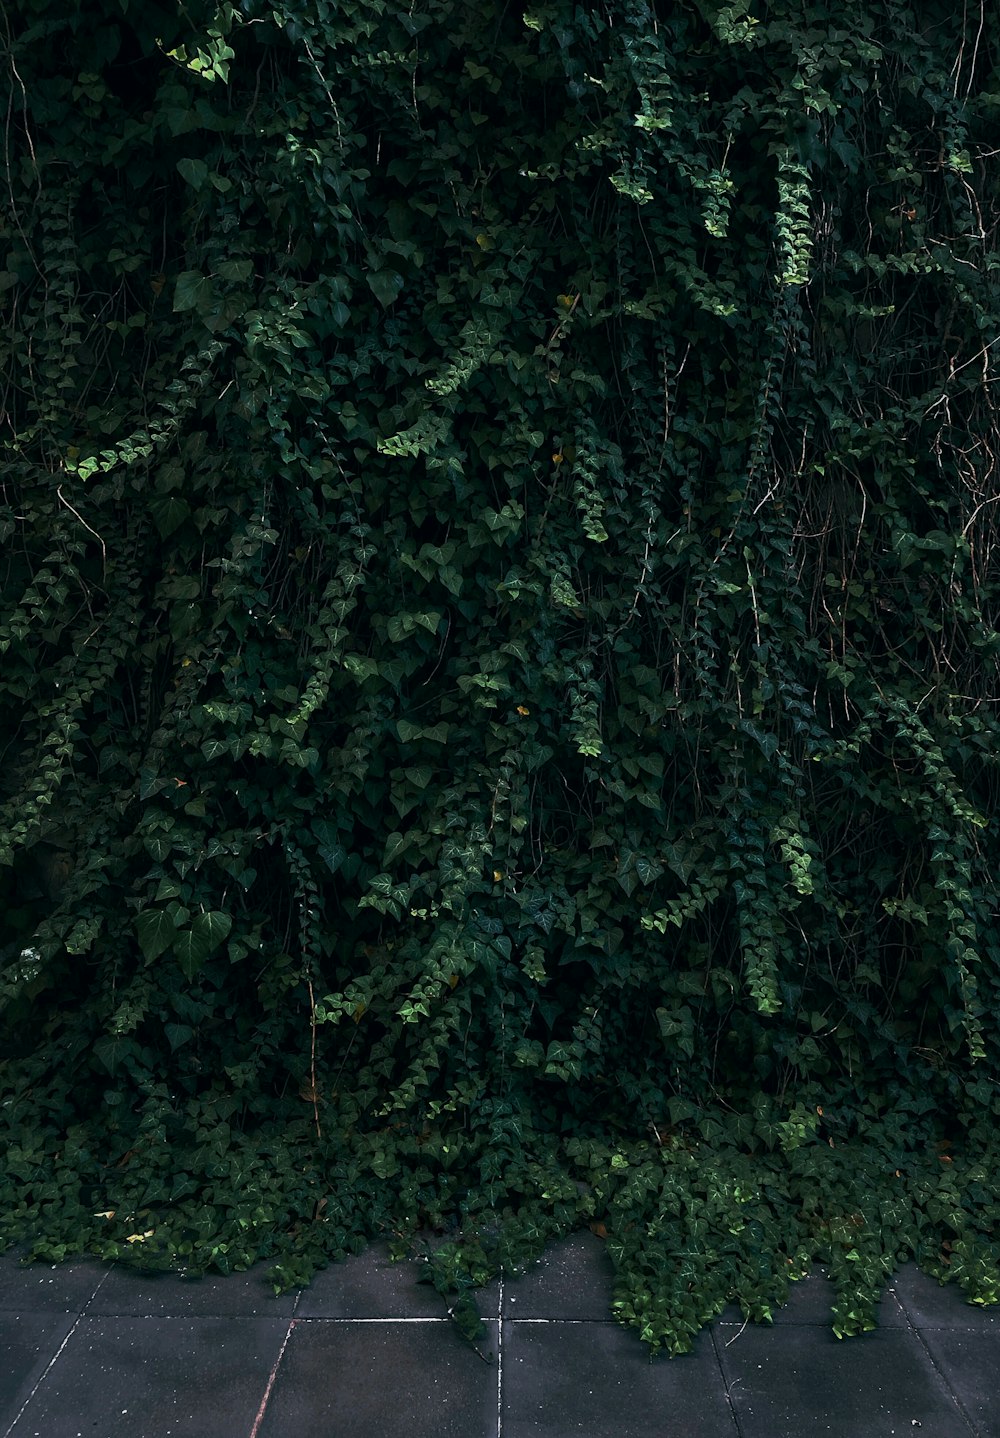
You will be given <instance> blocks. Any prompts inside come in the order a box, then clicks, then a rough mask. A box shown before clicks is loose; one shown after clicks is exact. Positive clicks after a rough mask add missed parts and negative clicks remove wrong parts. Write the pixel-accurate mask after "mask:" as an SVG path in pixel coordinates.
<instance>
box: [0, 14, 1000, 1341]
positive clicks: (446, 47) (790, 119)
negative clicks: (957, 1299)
mask: <svg viewBox="0 0 1000 1438" xmlns="http://www.w3.org/2000/svg"><path fill="white" fill-rule="evenodd" d="M525 3H526V4H529V0H525ZM4 24H5V26H6V29H5V32H4V34H3V51H4V56H3V63H2V65H0V75H2V84H3V86H4V89H5V96H4V114H5V117H6V119H5V131H4V151H3V168H4V179H3V188H4V191H5V200H4V204H3V208H2V214H0V293H2V297H3V305H4V311H5V321H6V322H5V326H4V331H3V337H2V339H0V350H2V364H0V373H2V375H3V376H4V379H3V394H2V403H0V410H2V432H0V442H2V445H3V466H2V475H0V539H2V549H0V576H2V582H0V596H2V597H0V651H2V667H0V751H2V754H3V764H2V766H0V909H2V917H0V1128H2V1130H3V1142H4V1145H5V1149H6V1155H7V1159H6V1166H5V1170H4V1173H3V1176H2V1177H0V1235H2V1236H3V1237H5V1238H6V1239H8V1240H13V1239H18V1238H20V1239H27V1240H28V1241H29V1242H30V1243H31V1245H32V1246H33V1250H34V1251H35V1252H36V1253H37V1254H39V1255H45V1256H50V1257H59V1256H61V1255H63V1254H66V1253H72V1252H78V1251H80V1250H82V1249H89V1250H91V1251H93V1252H96V1253H99V1254H104V1255H107V1256H115V1257H123V1258H131V1259H133V1260H136V1261H140V1262H142V1263H143V1264H145V1265H146V1266H150V1267H156V1266H168V1265H171V1264H176V1263H178V1262H180V1263H183V1264H185V1265H187V1266H188V1267H189V1268H190V1269H192V1270H194V1271H198V1270H200V1269H205V1268H207V1267H210V1266H213V1265H214V1266H215V1267H219V1268H222V1269H224V1270H225V1269H229V1268H234V1267H239V1266H243V1265H245V1264H247V1263H248V1262H250V1261H251V1260H253V1259H254V1258H257V1257H261V1256H263V1257H268V1258H271V1259H273V1260H274V1263H275V1276H276V1280H277V1282H278V1283H286V1284H288V1283H293V1282H296V1281H299V1280H300V1279H302V1278H305V1277H308V1275H309V1274H310V1273H311V1272H312V1271H313V1270H314V1269H315V1267H316V1265H317V1264H318V1263H321V1262H323V1261H325V1259H326V1258H328V1257H335V1256H337V1255H339V1254H342V1253H344V1252H346V1251H349V1250H351V1249H354V1248H357V1247H359V1246H360V1245H361V1244H363V1243H364V1242H365V1241H366V1240H367V1239H369V1238H370V1237H371V1236H373V1235H375V1234H379V1233H385V1232H388V1233H391V1234H394V1235H396V1237H397V1240H398V1242H399V1244H400V1246H401V1247H405V1246H406V1244H407V1243H408V1242H409V1241H410V1240H411V1239H413V1238H414V1235H428V1234H429V1235H431V1236H432V1239H433V1241H432V1242H431V1243H430V1246H429V1247H428V1248H427V1249H426V1250H425V1257H427V1258H428V1260H429V1262H428V1272H429V1275H430V1277H431V1278H432V1279H433V1281H434V1282H435V1283H436V1284H437V1285H438V1287H439V1288H440V1289H441V1291H442V1292H444V1293H447V1294H449V1295H451V1300H452V1301H453V1302H454V1301H455V1298H456V1295H457V1296H458V1298H459V1300H460V1301H459V1302H458V1305H457V1312H458V1315H459V1317H460V1319H461V1320H462V1321H463V1323H466V1324H467V1325H468V1327H469V1331H471V1329H472V1327H473V1325H474V1313H473V1309H472V1300H471V1298H470V1291H471V1286H472V1285H474V1284H475V1283H476V1282H479V1281H482V1280H483V1279H484V1278H485V1277H486V1276H488V1275H489V1274H490V1273H491V1272H494V1271H495V1270H496V1269H497V1267H498V1266H500V1265H506V1266H507V1267H508V1268H515V1269H516V1268H518V1267H519V1266H522V1265H524V1264H525V1263H527V1262H529V1261H530V1260H531V1259H532V1257H533V1256H535V1255H536V1254H537V1253H538V1252H539V1251H540V1249H541V1247H542V1246H543V1245H544V1243H545V1242H546V1241H547V1240H548V1239H550V1238H552V1237H553V1236H556V1235H558V1234H560V1233H563V1232H566V1231H567V1230H569V1229H571V1228H573V1227H575V1226H580V1225H585V1224H588V1223H590V1224H592V1225H593V1226H594V1227H595V1228H596V1229H597V1231H599V1232H600V1233H602V1234H604V1235H606V1238H607V1243H608V1249H609V1252H610V1254H611V1256H612V1258H613V1260H614V1263H615V1265H616V1269H617V1274H618V1279H617V1289H616V1299H615V1308H616V1311H617V1313H618V1316H619V1317H620V1318H621V1319H622V1321H624V1322H626V1323H629V1324H631V1325H633V1326H634V1327H635V1328H636V1329H637V1330H638V1331H639V1332H640V1333H641V1335H642V1336H643V1337H644V1338H645V1339H646V1340H647V1342H649V1343H650V1344H651V1345H653V1347H654V1348H656V1347H665V1348H666V1349H668V1350H669V1351H671V1352H682V1351H684V1350H685V1349H686V1348H687V1347H688V1346H689V1345H690V1342H691V1339H692V1337H693V1335H694V1334H695V1333H696V1332H697V1331H698V1329H699V1327H700V1326H701V1325H702V1324H703V1323H704V1322H706V1321H707V1320H708V1319H709V1318H710V1317H711V1316H712V1315H713V1314H714V1313H716V1312H718V1311H719V1309H720V1308H721V1307H722V1305H723V1304H724V1303H725V1302H726V1301H728V1300H729V1299H731V1298H736V1299H737V1300H739V1301H740V1302H741V1303H742V1304H743V1306H744V1309H745V1310H746V1312H747V1313H748V1314H749V1315H750V1316H752V1317H757V1318H760V1317H766V1316H767V1315H768V1314H769V1313H770V1312H771V1310H772V1309H773V1307H774V1306H775V1305H776V1304H778V1303H780V1302H781V1301H782V1299H783V1297H784V1296H785V1295H786V1293H787V1288H788V1283H789V1281H790V1280H791V1279H793V1278H795V1277H796V1276H798V1275H799V1274H801V1273H802V1272H803V1271H804V1270H805V1268H806V1267H807V1266H808V1264H809V1263H810V1262H811V1260H812V1259H813V1258H814V1257H816V1256H822V1257H823V1258H825V1260H826V1261H827V1262H828V1263H829V1264H830V1265H831V1269H832V1272H833V1275H834V1277H835V1279H836V1282H837V1285H838V1299H837V1304H836V1308H835V1310H834V1324H835V1328H836V1330H837V1331H838V1332H839V1333H842V1334H849V1333H854V1332H858V1331H860V1330H862V1329H864V1328H866V1327H870V1326H871V1324H872V1322H873V1314H874V1306H875V1302H876V1299H877V1296H878V1293H879V1290H880V1287H881V1285H882V1284H883V1283H884V1281H885V1278H886V1276H887V1275H888V1274H889V1273H891V1271H892V1269H893V1267H894V1265H895V1264H896V1263H897V1262H898V1261H899V1260H900V1259H901V1258H905V1257H909V1256H916V1257H917V1258H918V1259H919V1260H920V1261H921V1263H922V1264H923V1265H924V1266H925V1267H926V1268H927V1269H928V1270H930V1271H932V1272H937V1273H940V1274H942V1275H945V1274H948V1275H950V1276H952V1277H953V1278H955V1279H956V1280H957V1281H958V1282H960V1283H961V1284H962V1285H963V1287H964V1288H965V1289H966V1290H967V1292H968V1294H969V1296H970V1297H972V1298H973V1299H974V1300H976V1301H980V1302H987V1301H991V1300H993V1299H995V1298H996V1297H997V1287H998V1283H1000V1273H998V1267H997V1256H998V1252H1000V1250H998V1248H997V1244H996V1240H995V1238H994V1229H993V1224H994V1218H995V1215H996V1214H997V1211H998V1210H997V1202H998V1197H1000V1179H998V1177H997V1175H998V1173H1000V1168H998V1162H1000V1154H998V1153H997V1151H996V1149H997V1144H996V1140H995V1137H994V1135H995V1130H996V1127H997V1118H998V1116H1000V1098H998V1089H997V1082H998V1079H1000V1073H998V1057H1000V1047H998V1037H997V1034H998V1019H1000V930H998V926H997V915H998V907H1000V906H998V901H997V900H998V892H997V883H996V873H997V869H998V864H1000V816H998V814H997V807H996V799H997V794H998V779H1000V776H998V768H997V766H998V757H997V756H998V743H1000V720H998V714H997V704H998V702H1000V683H998V668H997V655H998V651H1000V633H998V630H997V628H996V627H995V626H996V624H997V619H998V609H1000V569H998V551H997V543H998V538H1000V529H998V525H1000V507H998V497H1000V475H998V470H997V446H998V418H997V410H996V401H997V390H996V380H997V367H996V361H997V357H998V355H1000V346H998V342H997V336H998V334H1000V283H998V271H1000V255H998V249H997V223H998V181H997V175H998V171H997V158H996V157H997V144H996V136H997V134H998V133H1000V70H998V63H1000V52H998V44H997V34H996V28H995V26H991V25H990V24H988V23H987V21H986V17H985V10H984V9H983V7H982V6H981V5H980V6H979V7H978V8H977V6H976V4H974V3H973V4H970V5H968V6H966V7H964V9H963V7H956V6H954V5H953V4H951V3H945V0H913V3H908V0H879V3H877V4H875V5H872V4H870V3H867V0H866V3H864V4H862V3H859V0H838V3H837V4H832V3H827V0H807V3H806V4H802V3H799V0H796V3H794V4H793V3H791V0H773V3H767V0H752V3H751V4H749V5H747V4H741V3H735V4H731V5H721V4H719V3H717V0H683V3H679V4H666V3H661V0H602V2H600V3H599V0H581V3H570V0H544V3H537V4H529V8H528V9H525V10H523V11H522V8H521V6H520V5H516V6H507V5H504V4H500V3H494V0H481V3H477V4H474V5H469V4H467V3H465V0H426V3H423V4H420V5H417V6H414V5H413V4H410V3H408V0H407V3H404V0H337V3H334V0H285V3H281V0H270V3H265V0H242V3H241V4H238V5H233V4H228V3H227V4H223V5H221V6H215V5H214V4H212V3H206V0H191V3H189V4H187V5H185V6H178V5H175V4H173V3H168V0H149V3H143V4H141V5H138V4H135V3H132V4H129V3H127V0H118V3H114V2H113V0H77V3H75V4H65V5H60V6H52V5H51V4H48V3H44V0H13V3H12V4H11V5H9V6H8V8H7V12H6V17H5V21H4ZM417 1241H419V1242H420V1243H423V1242H424V1239H423V1238H419V1239H418V1240H417Z"/></svg>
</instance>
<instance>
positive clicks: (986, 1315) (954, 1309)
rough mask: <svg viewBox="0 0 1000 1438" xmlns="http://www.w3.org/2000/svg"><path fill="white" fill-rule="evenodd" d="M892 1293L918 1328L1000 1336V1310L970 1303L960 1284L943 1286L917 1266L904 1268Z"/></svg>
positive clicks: (913, 1264)
mask: <svg viewBox="0 0 1000 1438" xmlns="http://www.w3.org/2000/svg"><path fill="white" fill-rule="evenodd" d="M892 1286H893V1290H894V1292H895V1294H896V1296H897V1298H898V1299H899V1301H900V1303H901V1304H902V1305H903V1308H904V1309H905V1311H906V1313H907V1315H908V1317H909V1320H910V1322H911V1323H912V1324H913V1326H914V1327H915V1328H966V1329H969V1330H973V1329H974V1330H975V1331H976V1332H980V1333H983V1332H997V1333H1000V1307H998V1306H995V1305H994V1306H992V1307H990V1308H983V1307H982V1306H981V1305H980V1304H977V1303H970V1302H969V1300H968V1299H967V1298H966V1296H965V1294H964V1293H963V1292H962V1290H961V1289H960V1288H959V1286H958V1284H957V1283H941V1282H939V1280H938V1279H936V1278H931V1277H930V1276H929V1275H928V1274H926V1273H921V1272H920V1270H919V1269H918V1268H917V1266H916V1264H915V1263H908V1264H907V1265H906V1266H905V1267H904V1268H901V1269H900V1270H899V1272H898V1273H897V1274H896V1277H895V1278H894V1279H893V1285H892Z"/></svg>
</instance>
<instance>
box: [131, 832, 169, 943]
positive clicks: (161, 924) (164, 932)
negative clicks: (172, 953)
mask: <svg viewBox="0 0 1000 1438" xmlns="http://www.w3.org/2000/svg"><path fill="white" fill-rule="evenodd" d="M147 843H148V840H147ZM135 926H136V929H137V931H138V934H139V947H140V949H142V953H143V957H144V958H145V960H146V962H147V964H151V963H152V962H153V960H154V959H158V958H159V957H160V955H161V954H164V953H166V951H167V949H169V948H170V945H171V944H172V943H173V941H174V935H175V934H176V932H177V930H176V928H175V926H174V921H173V919H172V918H171V917H170V915H169V914H168V913H167V912H166V911H165V910H164V909H143V910H142V911H141V912H140V913H139V914H137V915H136V920H135Z"/></svg>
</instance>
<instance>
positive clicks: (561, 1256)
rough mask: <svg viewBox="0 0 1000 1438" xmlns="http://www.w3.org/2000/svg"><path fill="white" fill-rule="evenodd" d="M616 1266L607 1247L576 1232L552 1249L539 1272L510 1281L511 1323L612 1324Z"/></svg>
mask: <svg viewBox="0 0 1000 1438" xmlns="http://www.w3.org/2000/svg"><path fill="white" fill-rule="evenodd" d="M613 1285H614V1267H613V1265H612V1263H611V1260H610V1258H609V1257H608V1255H607V1250H606V1245H605V1243H604V1241H603V1240H602V1239H600V1238H597V1237H595V1235H594V1234H592V1233H575V1234H573V1236H572V1237H571V1238H566V1239H563V1240H562V1241H561V1242H560V1243H554V1244H553V1245H552V1246H551V1248H547V1249H546V1250H545V1253H544V1254H543V1256H542V1257H541V1258H540V1259H539V1260H538V1262H537V1263H536V1264H535V1265H534V1267H533V1268H530V1269H529V1270H528V1272H527V1273H525V1274H523V1275H521V1276H519V1277H517V1278H505V1279H504V1303H503V1313H504V1317H505V1318H564V1319H565V1318H571V1319H576V1320H577V1321H584V1320H589V1321H592V1322H595V1323H607V1321H608V1319H609V1318H610V1317H611V1298H612V1289H613Z"/></svg>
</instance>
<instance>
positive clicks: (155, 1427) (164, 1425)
mask: <svg viewBox="0 0 1000 1438" xmlns="http://www.w3.org/2000/svg"><path fill="white" fill-rule="evenodd" d="M287 1331H288V1320H287V1319H285V1320H282V1319H273V1318H194V1319H181V1318H175V1319H164V1318H90V1317H84V1318H81V1319H80V1321H79V1323H78V1325H77V1327H76V1330H75V1331H74V1333H73V1335H72V1337H71V1338H70V1340H69V1342H68V1343H67V1344H66V1347H65V1348H64V1349H63V1351H62V1353H61V1354H60V1356H59V1357H58V1358H57V1359H56V1362H55V1363H54V1364H53V1365H52V1367H51V1368H50V1369H49V1372H48V1374H47V1375H46V1377H45V1378H44V1380H43V1381H42V1383H41V1384H40V1386H39V1388H38V1390H37V1391H36V1393H35V1395H34V1397H33V1398H32V1399H31V1401H30V1402H29V1403H28V1406H27V1408H26V1409H25V1410H24V1414H23V1416H22V1417H21V1419H20V1422H19V1423H18V1424H17V1425H16V1427H15V1428H14V1431H13V1433H12V1434H11V1438H81V1435H88V1438H89V1435H91V1434H93V1435H94V1438H209V1435H211V1438H247V1435H248V1434H249V1432H250V1430H251V1428H252V1426H253V1422H254V1418H255V1416H256V1414H257V1411H258V1409H259V1407H260V1403H261V1400H262V1398H263V1395H264V1392H265V1389H266V1387H267V1380H268V1375H269V1374H270V1372H271V1369H272V1368H273V1366H274V1364H275V1362H276V1360H277V1357H278V1354H279V1352H280V1351H281V1344H282V1340H283V1339H284V1336H285V1334H286V1332H287Z"/></svg>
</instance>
